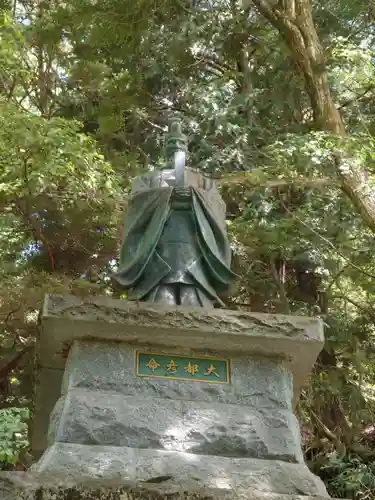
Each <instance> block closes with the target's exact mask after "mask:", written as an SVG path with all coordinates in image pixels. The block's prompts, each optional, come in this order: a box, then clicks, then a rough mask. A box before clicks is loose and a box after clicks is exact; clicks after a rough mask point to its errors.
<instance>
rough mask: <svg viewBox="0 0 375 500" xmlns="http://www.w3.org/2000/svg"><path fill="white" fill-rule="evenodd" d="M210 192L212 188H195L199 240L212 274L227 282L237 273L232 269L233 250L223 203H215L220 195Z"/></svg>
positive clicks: (194, 198) (217, 278) (194, 197)
mask: <svg viewBox="0 0 375 500" xmlns="http://www.w3.org/2000/svg"><path fill="white" fill-rule="evenodd" d="M209 193H210V190H209V191H206V190H204V189H199V188H193V207H194V214H195V219H196V224H197V229H198V241H199V244H200V247H201V250H202V254H203V256H204V260H205V261H206V264H207V265H208V267H209V269H210V270H211V275H212V276H213V277H214V278H215V279H216V281H217V282H219V283H222V284H227V283H230V281H232V279H233V277H234V276H235V275H234V273H232V271H231V270H230V263H231V250H230V246H229V241H228V237H227V232H226V227H225V211H223V210H222V208H221V207H222V205H221V203H220V204H217V203H215V202H217V201H218V197H217V196H216V195H215V196H213V197H212V198H211V197H210V196H209ZM211 195H212V192H211ZM218 196H219V195H218ZM219 201H221V198H220V200H219Z"/></svg>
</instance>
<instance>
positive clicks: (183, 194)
mask: <svg viewBox="0 0 375 500" xmlns="http://www.w3.org/2000/svg"><path fill="white" fill-rule="evenodd" d="M174 196H175V198H178V199H179V200H181V199H183V200H186V199H187V198H190V196H191V189H190V187H189V186H176V187H175V188H174Z"/></svg>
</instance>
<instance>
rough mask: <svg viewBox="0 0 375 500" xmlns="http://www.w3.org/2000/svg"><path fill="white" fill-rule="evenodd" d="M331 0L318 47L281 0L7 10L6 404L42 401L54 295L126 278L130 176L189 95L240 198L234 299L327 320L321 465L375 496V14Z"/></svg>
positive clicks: (208, 163) (304, 403) (1, 215)
mask: <svg viewBox="0 0 375 500" xmlns="http://www.w3.org/2000/svg"><path fill="white" fill-rule="evenodd" d="M245 4H246V2H245ZM292 4H294V6H296V8H297V9H300V11H301V12H300V14H301V15H304V16H306V15H308V9H307V8H305V7H306V6H307V7H308V5H309V2H308V0H294V2H280V3H279V6H280V9H281V10H280V12H281V14H280V15H281V16H284V18H285V15H289V16H293V12H289V13H288V12H286V11H285V10H282V9H285V8H286V6H287V5H292ZM283 6H284V7H283ZM312 8H313V24H312V27H311V25H310V30H309V32H308V33H304V35H305V39H306V40H310V42H311V43H312V44H313V45H314V47H311V46H310V47H308V48H306V47H305V48H304V47H302V48H301V47H300V46H297V44H298V43H299V41H298V40H300V39H295V38H293V33H291V32H289V31H288V29H287V27H286V26H285V23H284V24H283V23H282V21H283V20H281V21H280V22H275V16H274V10H273V4H272V2H268V1H266V0H264V1H260V0H253V1H252V2H247V4H246V8H245V9H243V8H242V7H241V5H240V3H239V2H237V1H236V0H225V1H224V2H214V1H207V0H198V1H195V2H186V1H184V0H183V1H181V0H179V1H178V2H177V1H176V0H169V1H167V0H165V1H164V2H161V3H159V4H158V5H157V6H156V5H155V4H154V3H152V2H149V1H148V0H143V1H142V2H141V3H139V2H138V3H134V2H133V3H130V2H125V3H124V1H123V0H121V1H120V0H108V1H106V2H101V3H100V2H99V3H98V2H95V3H92V2H88V1H86V0H79V1H77V0H74V1H72V0H67V1H66V2H63V3H61V2H58V1H57V0H53V1H50V2H44V1H38V2H30V1H28V0H24V1H23V2H22V3H21V2H13V3H12V5H10V6H9V8H4V9H3V10H2V11H1V12H0V19H1V24H2V29H1V34H0V153H1V155H0V162H1V164H0V235H1V238H0V262H1V264H0V277H1V283H2V287H1V288H2V290H3V292H1V293H0V321H1V325H2V329H1V332H0V344H1V355H0V388H1V389H2V390H1V394H2V399H1V403H2V406H3V407H4V408H7V407H12V408H13V407H19V408H31V409H32V404H33V401H32V372H33V370H34V366H33V364H32V363H31V351H32V346H33V343H34V341H35V337H36V335H37V333H38V323H37V321H36V318H37V311H38V308H39V307H40V303H41V300H42V298H43V295H44V293H46V292H47V291H57V292H61V293H62V292H70V293H75V294H80V295H86V294H93V293H98V294H112V293H115V292H114V291H113V290H112V289H111V288H110V286H109V281H108V270H109V268H110V265H111V262H112V261H113V260H114V259H115V257H116V254H117V245H118V240H119V230H120V226H121V217H122V216H121V213H122V211H123V208H124V202H125V198H126V190H127V187H128V185H129V182H130V181H131V179H132V178H133V176H135V175H137V174H139V173H140V172H142V171H143V170H144V169H146V168H148V166H149V165H150V164H151V163H153V162H155V163H157V162H159V161H160V157H159V150H160V147H161V145H162V136H163V133H164V130H165V126H166V123H167V119H168V117H169V116H170V115H171V114H172V113H179V114H180V115H181V117H182V118H183V122H184V128H185V132H186V133H187V134H188V136H189V139H190V144H189V154H190V159H189V161H190V162H191V164H193V165H194V166H195V167H196V168H199V169H201V170H203V171H206V172H208V173H209V174H211V175H213V176H215V177H217V178H218V182H219V185H220V188H221V191H222V194H223V197H224V198H225V201H226V203H227V212H228V219H229V225H228V227H229V231H230V235H231V239H232V246H233V250H234V267H235V270H236V272H237V273H238V274H239V275H240V278H239V280H238V282H237V283H236V286H235V287H234V289H233V292H232V294H231V297H230V298H229V306H230V307H233V308H238V307H239V308H244V309H251V310H255V311H263V312H267V311H269V312H281V313H292V314H302V315H316V316H319V317H321V318H322V320H323V322H324V327H325V335H326V345H325V348H324V350H323V351H322V353H321V355H320V357H319V359H318V362H317V364H316V367H315V371H314V374H313V376H312V378H311V383H310V385H309V387H308V388H307V389H306V390H305V391H304V393H303V397H302V398H301V402H300V405H299V408H298V416H299V418H300V421H301V425H302V428H303V431H304V432H303V435H304V438H305V439H304V446H305V455H306V458H307V460H308V462H309V464H310V466H311V467H312V469H313V470H314V471H315V472H316V473H318V474H320V475H321V476H322V477H323V478H324V479H325V480H326V482H327V484H328V485H329V488H330V492H331V494H332V495H333V496H337V497H347V498H367V497H368V498H371V495H372V496H373V495H374V494H375V488H374V484H373V475H372V465H371V460H373V457H374V455H373V454H374V443H373V439H372V435H373V432H372V431H371V425H372V423H373V415H374V390H373V387H374V384H375V370H374V366H375V359H374V355H375V351H374V348H373V345H374V340H375V339H374V336H375V311H374V308H373V303H374V298H375V285H374V283H375V260H374V253H373V241H374V227H375V226H374V221H375V209H374V211H373V213H371V210H372V209H373V208H374V203H375V196H374V191H373V183H374V173H375V170H374V160H375V148H374V136H375V119H374V117H375V108H374V102H375V99H374V97H375V72H374V64H373V61H374V58H373V55H374V53H373V51H374V32H373V20H374V12H373V9H372V8H371V6H366V5H364V4H363V2H360V1H350V2H349V1H348V0H340V1H336V0H335V1H330V0H328V2H324V3H323V2H319V1H315V0H314V1H313V2H312ZM306 12H307V14H306ZM284 18H283V19H284ZM294 21H295V26H296V29H299V30H301V26H299V25H298V22H299V20H298V19H294ZM280 23H281V24H280ZM109 27H110V29H109ZM302 28H303V27H302ZM314 29H315V30H316V34H317V37H318V38H319V40H318V42H320V43H317V40H316V39H314V36H313V34H314ZM306 37H307V38H306ZM309 37H310V38H309ZM320 46H321V47H320ZM312 49H314V50H312ZM320 49H321V50H320ZM318 56H319V57H320V59H319V58H318V59H319V60H318V59H317V57H318ZM314 57H315V59H314ZM324 78H326V81H327V85H326V86H324V85H325V84H324V81H325V80H324ZM322 102H325V103H331V104H332V103H334V109H335V110H336V108H337V109H338V111H339V113H338V114H335V113H334V110H333V108H332V106H331V108H330V109H328V108H329V106H328V105H327V107H326V108H327V109H328V111H329V112H327V109H326V108H325V107H324V106H321V103H322ZM344 132H345V133H344ZM354 181H355V183H354ZM353 183H354V184H353ZM352 188H353V189H352ZM0 428H1V427H0ZM7 446H8V445H7ZM12 456H13V455H12ZM7 461H8V462H9V461H10V460H7ZM366 495H367V497H366Z"/></svg>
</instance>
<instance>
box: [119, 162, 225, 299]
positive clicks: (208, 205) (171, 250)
mask: <svg viewBox="0 0 375 500" xmlns="http://www.w3.org/2000/svg"><path fill="white" fill-rule="evenodd" d="M162 174H163V171H162V173H160V172H152V173H150V174H146V175H144V176H142V177H140V178H138V179H137V180H136V182H135V184H134V185H133V189H132V194H131V198H130V201H129V204H128V209H127V213H126V216H125V223H124V234H123V242H122V245H121V250H120V259H119V269H118V272H117V273H116V275H115V276H114V279H115V280H116V281H117V283H118V284H119V285H120V286H121V287H122V288H123V289H128V290H129V292H128V298H129V300H145V297H146V296H149V294H150V292H152V290H155V289H156V288H157V287H158V286H160V285H162V284H171V283H172V284H173V283H180V284H182V283H184V284H188V285H193V286H196V287H197V286H198V287H199V288H201V289H202V290H203V291H204V292H205V294H206V295H207V296H208V297H209V298H210V299H211V300H212V302H213V303H217V304H218V305H223V303H222V301H221V299H220V298H219V296H218V294H217V292H219V293H220V292H221V291H225V290H227V288H228V285H229V284H230V282H231V281H232V280H233V278H234V276H235V275H234V273H232V271H231V270H230V262H231V250H230V246H229V243H228V238H227V233H226V227H225V205H224V203H223V201H222V199H221V197H220V195H219V193H218V192H217V190H216V187H215V185H214V183H213V181H212V180H211V179H208V178H206V177H203V176H202V175H201V174H198V173H195V172H192V171H189V172H187V175H186V176H185V178H186V180H187V184H188V187H189V190H190V198H189V199H175V197H174V196H173V189H174V188H173V185H169V184H168V183H167V182H166V181H165V179H163V178H162V177H161V176H162ZM164 175H165V173H164ZM189 179H190V182H189ZM172 183H173V181H172ZM146 300H147V299H146Z"/></svg>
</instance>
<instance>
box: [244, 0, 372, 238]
mask: <svg viewBox="0 0 375 500" xmlns="http://www.w3.org/2000/svg"><path fill="white" fill-rule="evenodd" d="M251 3H252V4H253V5H255V6H256V8H257V9H258V11H259V12H260V13H261V14H262V15H263V16H264V17H265V18H266V19H267V20H268V21H269V22H270V23H271V24H272V25H273V26H274V27H275V28H276V29H277V30H278V31H279V33H280V35H281V37H282V39H283V41H284V43H285V45H286V46H287V47H288V49H289V50H290V53H291V56H292V58H293V61H294V63H295V64H296V67H297V68H298V70H299V72H300V73H301V75H302V76H303V77H304V80H305V84H306V91H307V93H308V95H309V97H310V102H311V107H312V110H313V115H314V121H315V124H316V127H317V128H318V129H319V130H322V131H325V132H329V133H333V134H336V135H338V136H341V137H343V138H344V136H345V125H344V122H343V120H342V117H341V115H340V113H339V111H338V109H337V108H336V106H335V103H334V101H333V98H332V94H331V90H330V87H329V82H328V75H327V71H326V67H325V57H324V51H323V48H322V46H321V44H320V40H319V37H318V34H317V31H316V28H315V25H314V20H313V16H312V6H311V0H280V1H279V3H278V4H276V5H275V4H274V3H273V2H272V3H271V1H268V0H244V7H245V8H247V7H249V5H250V4H251ZM343 161H345V158H344V155H338V157H337V175H338V178H339V179H340V182H341V186H342V190H343V191H344V193H345V194H346V195H347V196H348V197H349V198H350V199H351V201H352V203H353V205H354V206H355V207H356V209H357V211H358V212H359V214H360V215H361V217H362V219H363V221H364V222H365V224H366V225H367V226H368V227H369V228H370V229H371V231H372V232H373V233H375V191H374V190H371V189H369V176H368V173H367V171H366V169H365V168H364V167H363V166H362V165H359V164H358V163H357V162H355V161H350V159H349V158H347V159H346V161H349V162H350V165H349V167H350V168H349V169H343V168H341V167H342V164H343Z"/></svg>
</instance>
